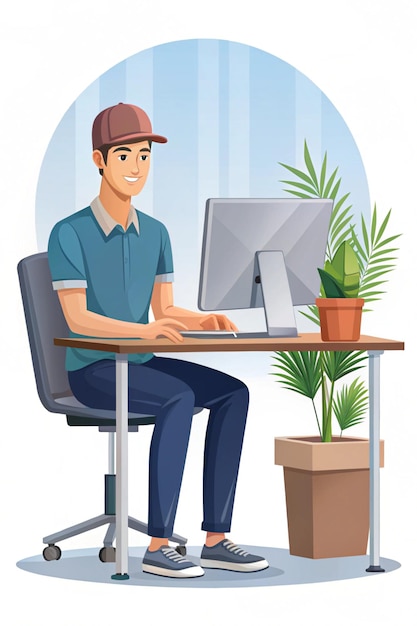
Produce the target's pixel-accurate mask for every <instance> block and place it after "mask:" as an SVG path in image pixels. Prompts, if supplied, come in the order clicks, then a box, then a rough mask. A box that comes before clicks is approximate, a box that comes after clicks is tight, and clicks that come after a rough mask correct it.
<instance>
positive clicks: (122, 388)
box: [112, 354, 129, 580]
mask: <svg viewBox="0 0 417 626" xmlns="http://www.w3.org/2000/svg"><path fill="white" fill-rule="evenodd" d="M127 535H128V356H127V354H116V573H115V574H113V575H112V578H113V579H115V580H127V579H128V578H129V574H128V573H127V572H128V551H129V547H128V536H127Z"/></svg>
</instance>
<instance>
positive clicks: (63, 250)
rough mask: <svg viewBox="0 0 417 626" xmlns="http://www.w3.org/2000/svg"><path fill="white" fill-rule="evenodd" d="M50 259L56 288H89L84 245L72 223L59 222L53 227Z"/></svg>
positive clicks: (49, 251)
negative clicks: (82, 245)
mask: <svg viewBox="0 0 417 626" xmlns="http://www.w3.org/2000/svg"><path fill="white" fill-rule="evenodd" d="M48 261H49V268H50V270H51V277H52V286H53V288H54V289H55V290H59V289H76V288H87V278H86V272H85V266H84V257H83V253H82V247H81V244H80V240H79V238H78V235H77V233H76V231H75V230H74V228H73V227H72V226H71V224H68V223H66V222H59V223H58V224H56V225H55V226H54V228H53V229H52V232H51V235H50V237H49V243H48Z"/></svg>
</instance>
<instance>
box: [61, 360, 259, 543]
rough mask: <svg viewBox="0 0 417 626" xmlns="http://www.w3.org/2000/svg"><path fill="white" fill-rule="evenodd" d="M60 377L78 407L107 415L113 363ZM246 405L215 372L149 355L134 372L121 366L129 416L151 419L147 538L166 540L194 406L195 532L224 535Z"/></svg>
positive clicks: (233, 382) (234, 384)
mask: <svg viewBox="0 0 417 626" xmlns="http://www.w3.org/2000/svg"><path fill="white" fill-rule="evenodd" d="M68 375H69V382H70V386H71V390H72V392H73V394H74V396H75V397H76V398H77V399H78V400H79V401H80V402H82V403H83V404H85V405H87V406H90V407H94V408H99V409H100V408H102V409H111V410H114V409H115V362H114V361H112V360H102V361H98V362H96V363H93V364H91V365H88V366H87V367H84V368H82V369H80V370H76V371H74V372H68ZM248 403H249V392H248V389H247V387H246V386H245V385H244V383H242V382H241V381H240V380H237V379H236V378H233V377H232V376H229V375H227V374H224V373H222V372H219V371H217V370H214V369H211V368H208V367H204V366H202V365H198V364H196V363H190V362H188V361H182V360H179V359H171V358H165V357H156V356H154V357H153V358H152V359H151V360H149V361H147V362H146V363H143V364H141V365H138V364H132V363H129V411H132V412H134V413H135V412H136V413H150V414H152V415H155V416H156V422H155V426H154V431H153V435H152V442H151V448H150V453H149V519H148V534H149V535H150V536H152V537H170V536H171V535H172V533H173V527H174V518H175V514H176V510H177V504H178V498H179V493H180V487H181V481H182V475H183V469H184V463H185V457H186V454H187V447H188V440H189V435H190V428H191V421H192V418H193V409H194V407H195V406H199V407H204V408H207V409H209V410H210V415H209V420H208V425H207V431H206V440H205V449H204V474H203V510H204V520H203V523H202V526H201V527H202V529H203V530H205V531H209V532H219V533H221V532H228V531H229V530H230V525H231V519H232V511H233V503H234V498H235V490H236V481H237V476H238V471H239V462H240V455H241V450H242V443H243V435H244V431H245V424H246V415H247V410H248Z"/></svg>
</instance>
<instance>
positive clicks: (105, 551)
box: [98, 546, 116, 563]
mask: <svg viewBox="0 0 417 626" xmlns="http://www.w3.org/2000/svg"><path fill="white" fill-rule="evenodd" d="M98 558H99V559H100V561H101V562H102V563H115V562H116V548H113V546H110V547H106V546H105V547H104V548H101V550H100V552H99V553H98Z"/></svg>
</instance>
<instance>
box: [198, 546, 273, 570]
mask: <svg viewBox="0 0 417 626" xmlns="http://www.w3.org/2000/svg"><path fill="white" fill-rule="evenodd" d="M200 564H201V567H207V568H217V569H228V570H231V571H233V572H258V571H260V570H262V569H266V568H267V567H269V563H268V561H266V560H265V559H264V558H263V557H261V556H256V555H255V554H249V552H245V550H243V549H242V548H239V546H237V545H236V544H234V543H233V541H230V540H229V539H224V540H223V541H220V543H217V544H216V545H215V546H213V547H212V548H208V547H207V546H204V547H203V549H202V551H201V559H200Z"/></svg>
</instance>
